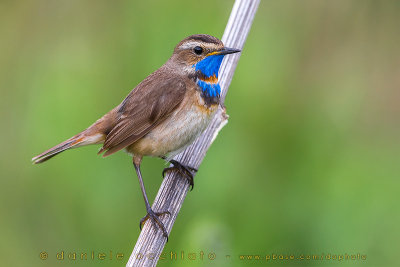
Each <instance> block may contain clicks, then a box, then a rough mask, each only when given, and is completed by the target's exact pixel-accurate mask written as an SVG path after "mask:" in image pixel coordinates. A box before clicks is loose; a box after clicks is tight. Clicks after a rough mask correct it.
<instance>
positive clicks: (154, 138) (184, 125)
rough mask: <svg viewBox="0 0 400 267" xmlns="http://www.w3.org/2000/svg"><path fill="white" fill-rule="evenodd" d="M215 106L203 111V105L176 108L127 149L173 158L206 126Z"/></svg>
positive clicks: (142, 153) (136, 152) (143, 153)
mask: <svg viewBox="0 0 400 267" xmlns="http://www.w3.org/2000/svg"><path fill="white" fill-rule="evenodd" d="M216 110H217V107H212V108H211V110H208V112H205V107H201V108H199V106H197V105H192V106H191V107H189V108H187V109H179V110H176V111H175V112H174V113H173V114H171V116H170V117H169V118H168V119H167V120H165V121H164V122H162V123H161V124H160V125H158V126H157V127H155V128H154V129H153V130H151V131H150V132H149V133H148V134H147V135H145V136H144V137H143V138H141V139H140V140H139V141H138V142H136V143H134V144H132V145H131V146H130V147H129V148H128V151H129V152H132V153H133V154H138V155H143V156H156V157H161V156H166V157H167V159H171V158H173V157H174V156H175V155H176V154H178V153H179V152H181V151H182V150H183V149H185V148H186V147H187V146H188V145H190V144H191V143H193V141H194V140H195V139H196V138H197V137H198V136H199V135H200V134H201V133H202V132H203V131H204V130H205V129H206V128H207V126H208V125H209V124H210V122H211V119H212V118H213V116H214V114H215V111H216Z"/></svg>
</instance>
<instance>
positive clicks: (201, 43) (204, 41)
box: [171, 34, 240, 79]
mask: <svg viewBox="0 0 400 267" xmlns="http://www.w3.org/2000/svg"><path fill="white" fill-rule="evenodd" d="M237 52H240V50H239V49H233V48H228V47H225V46H224V44H223V43H222V42H221V41H220V40H219V39H218V38H215V37H213V36H210V35H207V34H195V35H191V36H189V37H186V38H185V39H183V40H182V41H181V42H179V44H178V45H177V46H176V47H175V50H174V53H173V55H172V57H171V59H172V61H173V62H175V63H176V64H178V65H179V66H181V67H183V68H184V70H185V71H186V72H187V73H188V74H189V75H190V74H192V75H193V74H195V73H197V74H198V75H200V76H202V77H204V78H210V79H211V78H214V77H215V78H216V79H218V70H219V67H220V66H221V62H222V59H223V58H224V56H225V55H227V54H233V53H237Z"/></svg>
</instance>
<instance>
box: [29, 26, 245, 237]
mask: <svg viewBox="0 0 400 267" xmlns="http://www.w3.org/2000/svg"><path fill="white" fill-rule="evenodd" d="M237 52H240V50H239V49H233V48H228V47H225V46H224V44H223V43H222V42H221V41H220V40H219V39H217V38H215V37H213V36H210V35H206V34H196V35H191V36H189V37H187V38H185V39H183V40H182V41H181V42H179V43H178V45H177V46H176V47H175V49H174V52H173V54H172V56H171V57H170V58H169V59H168V60H167V62H166V63H165V64H164V65H162V66H161V67H160V68H159V69H158V70H156V71H155V72H153V73H152V74H150V75H149V76H148V77H147V78H146V79H144V80H143V81H142V82H141V83H139V84H138V85H137V86H136V87H135V88H134V89H133V90H132V91H131V92H130V93H129V94H128V96H127V97H126V98H125V99H124V100H123V101H122V102H121V104H119V105H118V106H116V107H115V108H114V109H112V110H111V111H110V112H108V113H107V114H105V115H104V116H103V117H101V118H100V119H99V120H97V121H96V122H95V123H94V124H92V125H91V126H90V127H89V128H87V129H86V130H84V131H82V132H80V133H78V134H77V135H75V136H73V137H71V138H70V139H68V140H66V141H64V142H62V143H61V144H59V145H57V146H55V147H53V148H50V149H49V150H47V151H45V152H43V153H41V154H39V155H38V156H36V157H34V158H33V159H32V161H33V163H35V164H37V163H42V162H44V161H46V160H48V159H50V158H52V157H54V156H55V155H57V154H58V153H60V152H63V151H65V150H67V149H71V148H77V147H81V146H86V145H92V144H103V146H102V147H101V149H100V151H99V154H101V153H103V152H104V154H103V157H105V156H109V155H111V154H113V153H115V152H117V151H119V150H121V149H125V150H126V152H128V153H129V154H130V155H132V157H133V165H134V167H135V170H136V173H137V176H138V179H139V183H140V188H141V190H142V194H143V198H144V201H145V204H146V210H147V215H146V216H145V217H143V218H142V219H141V220H140V228H141V227H142V226H143V224H144V223H145V221H146V220H147V219H149V218H150V219H151V221H152V222H153V224H154V225H158V226H159V227H160V229H161V230H162V232H163V234H164V236H165V237H166V238H167V239H168V234H167V231H166V229H165V227H164V225H163V223H162V222H161V220H160V219H159V216H161V215H162V214H169V212H168V211H161V212H155V211H153V210H152V209H151V206H150V203H149V200H148V198H147V194H146V190H145V187H144V183H143V179H142V174H141V171H140V164H141V162H142V158H143V156H152V157H160V158H162V159H164V160H166V161H167V162H170V163H171V164H172V165H173V167H170V168H165V169H164V170H163V176H164V174H165V172H166V171H173V170H175V171H179V172H181V173H182V174H184V175H185V176H186V177H187V178H188V181H189V184H190V185H191V186H192V188H193V175H194V172H196V171H197V170H196V169H194V168H191V167H189V166H185V165H183V164H181V163H180V162H178V161H176V160H173V159H172V158H173V157H174V156H175V155H177V154H179V153H180V152H181V151H182V150H184V149H185V148H186V147H187V146H189V145H190V144H191V143H193V141H194V140H195V139H196V138H197V137H198V136H199V135H200V134H201V133H202V132H203V131H204V130H205V129H206V128H207V126H208V125H209V123H210V122H211V120H212V118H213V116H214V114H215V112H216V111H217V109H218V105H220V104H221V103H220V94H221V88H220V86H219V84H218V71H219V68H220V66H221V62H222V59H223V58H224V56H225V55H227V54H232V53H237Z"/></svg>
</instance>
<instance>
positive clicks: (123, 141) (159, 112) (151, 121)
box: [99, 76, 186, 157]
mask: <svg viewBox="0 0 400 267" xmlns="http://www.w3.org/2000/svg"><path fill="white" fill-rule="evenodd" d="M154 78H156V79H154ZM160 81H161V82H160ZM185 93H186V85H185V82H184V81H183V80H182V79H180V78H167V79H162V77H160V76H156V77H151V76H150V77H148V78H147V79H145V80H144V81H143V82H142V83H140V84H139V85H138V86H137V87H136V88H135V89H134V90H132V92H130V93H129V95H128V96H127V97H126V98H125V100H124V101H123V102H122V103H121V104H120V106H119V110H118V113H119V117H118V120H117V123H116V125H115V126H114V127H113V128H112V129H111V131H110V132H109V133H108V135H107V137H106V139H105V141H104V145H103V147H102V148H101V150H100V151H99V153H102V152H103V151H105V150H106V152H105V153H104V155H103V156H104V157H105V156H108V155H111V154H113V153H115V152H117V151H119V150H121V149H123V148H125V147H127V146H129V145H131V144H132V143H134V142H136V141H137V140H138V139H140V138H141V137H143V136H144V135H146V134H147V133H148V132H149V131H150V130H151V129H153V128H154V127H156V126H157V125H158V124H160V123H161V122H162V121H164V120H165V119H166V118H168V116H169V115H170V114H171V113H172V112H173V111H174V110H175V109H176V108H177V107H178V106H179V105H180V103H181V102H182V100H183V98H184V95H185Z"/></svg>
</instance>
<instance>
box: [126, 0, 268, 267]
mask: <svg viewBox="0 0 400 267" xmlns="http://www.w3.org/2000/svg"><path fill="white" fill-rule="evenodd" d="M259 3H260V1H259V0H236V1H235V4H234V6H233V9H232V12H231V15H230V17H229V21H228V24H227V26H226V28H225V32H224V35H223V37H222V39H221V40H222V42H223V43H224V44H225V45H226V46H227V47H234V48H239V49H242V48H243V45H244V43H245V40H246V38H247V35H248V33H249V31H250V27H251V24H252V22H253V19H254V16H255V13H256V11H257V8H258V5H259ZM244 53H245V51H244ZM240 54H241V53H238V54H234V55H230V56H228V57H225V59H224V61H223V62H222V65H221V68H220V72H219V82H220V85H221V89H222V92H221V99H222V103H223V102H224V100H225V96H226V93H227V91H228V87H229V85H230V83H231V80H232V77H233V73H234V71H235V68H236V65H237V62H238V60H239V57H240ZM227 119H228V116H227V115H226V113H225V110H224V108H223V107H222V106H221V107H220V108H219V110H218V112H217V113H216V115H215V117H214V119H213V121H212V122H211V124H210V125H209V127H208V128H207V129H206V131H205V132H204V133H203V134H202V135H201V136H200V137H199V138H198V139H197V140H196V141H195V142H194V143H193V144H192V145H191V146H189V147H188V148H187V149H186V150H185V151H183V152H182V153H180V154H179V155H178V156H176V157H175V160H177V161H179V162H181V163H183V164H185V165H188V166H191V167H194V168H196V169H198V168H199V166H200V163H201V162H202V160H203V158H204V157H205V155H206V152H207V150H208V148H209V147H210V145H211V144H212V142H213V141H214V139H215V138H216V136H217V135H218V132H219V131H220V130H221V128H222V127H223V126H224V125H225V124H226V123H227V122H228V120H227ZM160 179H161V172H160ZM188 190H189V183H188V181H187V179H186V178H185V177H182V175H181V174H180V173H179V172H168V173H167V174H166V176H165V178H164V180H163V182H162V184H161V187H160V189H159V191H158V193H157V196H156V198H155V200H154V204H153V206H152V209H153V210H154V211H160V210H164V211H165V210H168V211H169V212H170V213H171V215H162V216H161V219H162V222H163V223H164V225H165V227H166V229H167V231H168V233H170V232H171V229H172V226H173V224H174V222H175V220H176V217H177V216H178V213H179V210H180V209H181V207H182V204H183V201H184V199H185V197H186V194H187V192H188ZM197 190H199V189H197ZM170 237H171V238H173V235H170ZM165 243H166V238H165V237H164V236H163V234H162V231H161V230H160V229H158V228H155V227H154V226H153V225H152V223H151V222H150V221H147V222H146V224H145V225H144V227H143V229H142V231H141V233H140V236H139V239H138V240H137V243H136V245H135V248H134V249H133V252H132V254H131V256H130V258H129V261H128V263H127V264H126V266H128V267H133V266H156V265H157V262H158V259H159V257H160V255H161V253H162V251H163V249H164V246H165Z"/></svg>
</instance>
